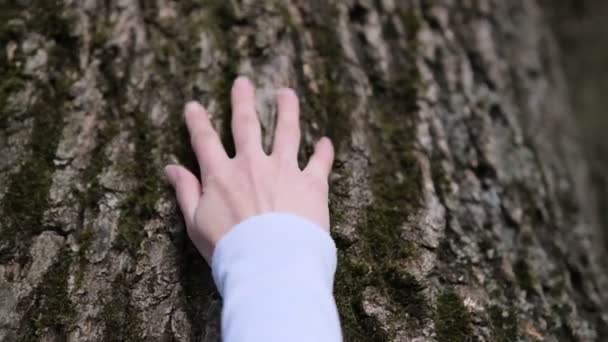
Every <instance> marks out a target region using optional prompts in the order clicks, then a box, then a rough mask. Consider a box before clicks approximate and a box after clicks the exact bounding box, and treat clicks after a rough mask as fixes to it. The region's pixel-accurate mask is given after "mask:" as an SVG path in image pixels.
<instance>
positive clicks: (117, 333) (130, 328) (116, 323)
mask: <svg viewBox="0 0 608 342" xmlns="http://www.w3.org/2000/svg"><path fill="white" fill-rule="evenodd" d="M130 292H131V283H130V282H129V281H127V279H126V276H125V275H123V274H120V275H118V276H117V277H116V279H115V280H114V281H113V282H112V292H111V293H108V294H107V296H108V298H107V300H104V301H103V302H105V304H104V305H103V308H102V309H101V315H100V317H101V319H102V320H103V322H104V325H105V327H104V334H103V336H104V338H103V340H104V341H130V342H135V341H143V340H144V339H143V338H142V337H141V336H140V332H139V328H138V327H139V325H140V321H139V318H138V317H137V315H136V312H135V310H134V308H133V307H132V306H131V304H130V300H131V298H130Z"/></svg>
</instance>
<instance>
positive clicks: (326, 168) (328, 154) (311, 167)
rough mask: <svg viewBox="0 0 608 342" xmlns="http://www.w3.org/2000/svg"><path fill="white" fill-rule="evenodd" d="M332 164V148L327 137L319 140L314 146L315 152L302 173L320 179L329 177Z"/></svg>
mask: <svg viewBox="0 0 608 342" xmlns="http://www.w3.org/2000/svg"><path fill="white" fill-rule="evenodd" d="M333 162H334V147H333V145H332V143H331V140H329V138H327V137H323V138H321V140H319V141H318V142H317V144H316V145H315V151H314V153H313V154H312V156H311V157H310V160H309V161H308V165H306V168H305V169H304V172H308V173H310V174H313V175H315V176H317V177H320V178H322V179H326V178H327V177H329V173H330V172H331V165H332V164H333Z"/></svg>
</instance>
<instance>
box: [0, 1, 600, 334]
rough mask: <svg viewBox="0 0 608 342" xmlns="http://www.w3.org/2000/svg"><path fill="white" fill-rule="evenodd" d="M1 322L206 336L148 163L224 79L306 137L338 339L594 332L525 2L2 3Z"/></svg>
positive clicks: (197, 272) (581, 181) (583, 232)
mask: <svg viewBox="0 0 608 342" xmlns="http://www.w3.org/2000/svg"><path fill="white" fill-rule="evenodd" d="M0 41H1V42H2V44H1V46H2V51H1V54H0V68H1V69H0V70H1V71H0V74H1V75H2V78H1V79H0V108H1V116H0V127H1V130H0V203H1V204H0V212H1V215H2V220H1V222H0V233H1V239H0V340H5V341H30V340H32V341H36V340H44V341H65V340H67V341H100V340H105V341H122V340H126V341H139V340H154V341H156V340H164V341H173V340H175V341H217V340H219V313H220V308H221V301H220V298H219V296H218V294H217V292H216V290H215V288H214V286H213V282H212V279H211V277H210V273H209V270H208V268H207V266H206V265H205V263H204V261H203V260H202V258H201V257H200V256H198V254H197V252H196V251H195V249H194V248H193V246H192V245H191V243H189V241H188V239H187V236H186V234H185V230H184V227H183V223H182V221H181V219H180V218H179V212H178V210H177V209H176V206H175V203H174V199H173V195H172V193H171V191H170V189H169V188H168V187H167V186H166V185H165V183H164V181H163V179H162V176H161V167H162V165H164V163H166V162H168V161H171V160H179V161H180V162H182V163H185V164H186V165H189V166H190V167H192V168H196V165H195V164H194V162H193V158H192V154H191V152H190V149H189V146H188V137H187V135H186V133H185V129H184V126H183V124H182V118H181V106H182V105H183V103H184V101H186V100H188V99H192V98H195V99H199V100H201V101H202V102H203V103H204V104H206V105H207V107H208V108H209V109H210V111H211V113H213V114H214V122H215V123H216V124H217V128H218V130H220V131H222V133H223V135H224V137H225V141H226V144H227V145H228V146H229V145H230V143H229V142H230V136H229V134H228V130H227V122H228V121H229V104H228V102H227V99H228V97H227V94H228V90H229V86H230V83H231V81H232V80H233V78H234V76H235V75H237V74H246V75H250V76H251V77H252V78H253V80H254V81H255V83H256V84H257V85H258V86H259V92H258V95H259V114H260V116H261V121H262V123H263V128H264V129H263V131H264V135H265V138H264V142H265V144H266V146H268V145H269V144H270V142H271V139H272V137H271V132H272V129H273V126H274V122H275V111H274V105H273V103H272V99H273V97H272V96H273V90H274V89H275V88H276V87H278V86H281V85H290V86H293V87H295V88H296V89H297V91H298V92H299V94H300V95H301V97H302V101H303V103H302V107H303V110H304V113H303V117H302V124H303V129H304V132H303V133H304V134H303V137H304V143H303V148H302V150H301V152H302V154H301V156H302V161H304V160H305V157H306V156H307V154H308V153H310V150H311V143H312V142H313V141H314V140H316V139H317V138H318V137H319V136H321V135H323V134H327V135H329V136H331V137H332V138H333V139H334V142H335V144H336V147H337V162H336V164H335V172H334V174H333V175H332V178H331V186H332V192H331V210H332V220H333V227H332V229H333V235H334V237H335V239H336V241H337V243H338V246H339V250H340V257H339V270H338V274H337V279H336V286H335V293H336V299H337V302H338V305H339V309H340V313H341V318H342V325H343V330H344V334H345V340H346V341H411V340H413V341H515V340H528V341H541V340H544V341H592V340H602V339H605V338H606V337H607V336H608V325H607V320H608V317H607V314H606V311H605V309H604V308H605V307H606V306H607V305H608V298H607V294H606V292H605V291H602V290H603V289H606V288H607V286H608V282H607V278H606V273H605V271H606V268H605V266H604V265H602V264H600V262H599V260H600V258H602V257H606V255H605V252H604V246H603V245H602V243H601V241H602V239H600V238H599V237H600V232H599V231H598V230H597V229H596V228H595V226H594V225H593V224H591V223H593V222H594V216H593V215H594V210H595V209H594V207H593V205H592V203H590V201H589V197H590V196H587V194H588V190H589V186H588V184H586V177H585V175H586V172H587V171H586V168H585V163H584V161H583V160H582V158H581V157H580V154H579V153H578V150H577V148H578V145H577V141H578V140H577V139H576V131H575V130H574V129H573V127H574V125H573V124H572V118H571V117H570V115H569V112H570V110H569V103H568V99H567V92H566V88H565V82H564V81H563V79H562V74H561V69H560V67H559V64H558V56H559V53H558V51H556V49H555V46H554V43H553V39H552V36H551V33H550V32H549V30H548V27H547V24H546V22H545V19H544V17H543V13H542V11H541V9H540V8H539V7H538V5H537V4H536V3H535V2H534V1H530V0H514V1H503V0H476V1H473V0H469V1H457V0H441V1H439V0H437V1H419V0H411V1H397V0H378V1H371V0H369V1H367V0H349V1H296V0H290V1H252V0H239V1H222V0H208V1H195V0H188V1H170V0H156V1H147V0H146V1H144V0H141V1H129V0H120V1H119V0H106V1H101V0H98V1H94V0H87V1H75V0H71V1H68V0H66V1H65V2H64V1H60V0H29V1H27V0H21V1H7V0H0Z"/></svg>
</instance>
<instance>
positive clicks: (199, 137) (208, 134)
mask: <svg viewBox="0 0 608 342" xmlns="http://www.w3.org/2000/svg"><path fill="white" fill-rule="evenodd" d="M213 138H214V133H213V131H212V130H211V129H208V128H202V129H199V130H197V131H195V132H194V133H192V136H191V139H192V143H193V144H195V145H198V144H204V143H206V142H208V141H210V140H212V139H213Z"/></svg>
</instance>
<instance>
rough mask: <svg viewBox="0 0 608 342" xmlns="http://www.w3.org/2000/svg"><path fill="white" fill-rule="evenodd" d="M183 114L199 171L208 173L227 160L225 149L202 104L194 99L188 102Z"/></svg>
mask: <svg viewBox="0 0 608 342" xmlns="http://www.w3.org/2000/svg"><path fill="white" fill-rule="evenodd" d="M184 116H185V119H186V126H188V131H189V132H190V142H191V143H192V148H193V149H194V153H195V154H196V158H197V160H198V164H199V166H200V168H201V173H202V172H207V173H209V172H210V171H211V170H213V169H214V168H215V167H217V166H219V165H220V164H222V163H224V162H225V161H226V160H228V156H227V155H226V151H225V150H224V147H223V146H222V142H221V140H220V138H219V136H218V135H217V132H216V131H215V129H213V126H211V121H209V114H207V111H206V110H205V108H203V106H201V105H200V104H199V103H198V102H195V101H191V102H188V103H187V104H186V107H185V109H184Z"/></svg>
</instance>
